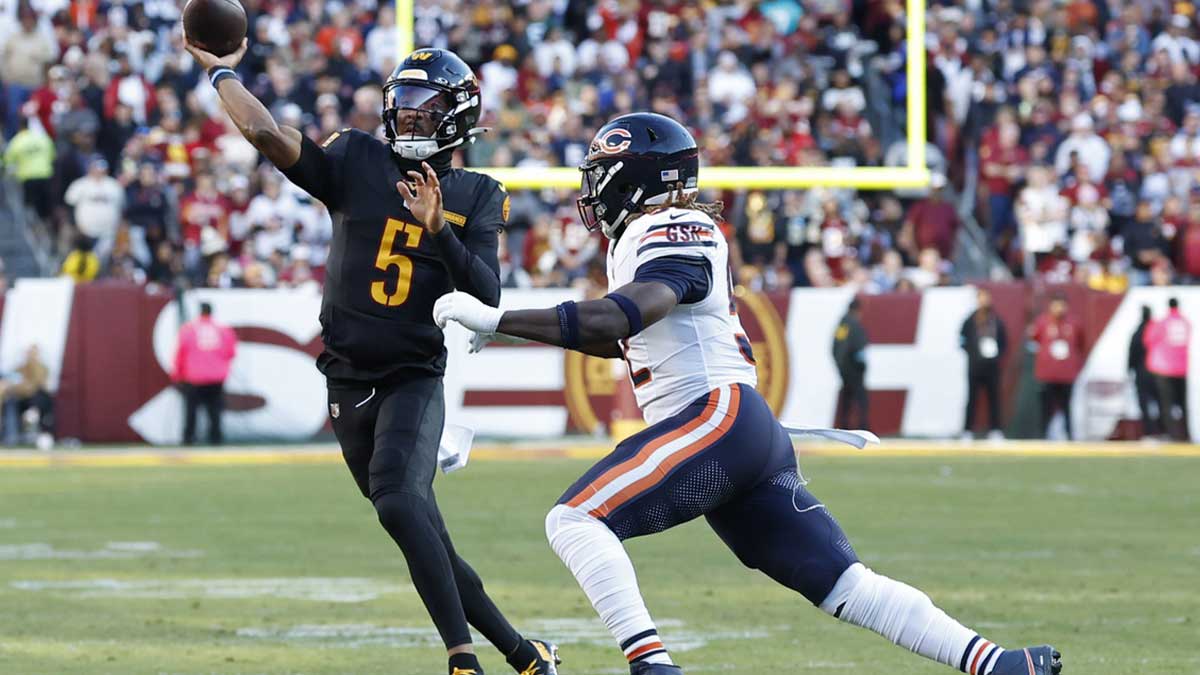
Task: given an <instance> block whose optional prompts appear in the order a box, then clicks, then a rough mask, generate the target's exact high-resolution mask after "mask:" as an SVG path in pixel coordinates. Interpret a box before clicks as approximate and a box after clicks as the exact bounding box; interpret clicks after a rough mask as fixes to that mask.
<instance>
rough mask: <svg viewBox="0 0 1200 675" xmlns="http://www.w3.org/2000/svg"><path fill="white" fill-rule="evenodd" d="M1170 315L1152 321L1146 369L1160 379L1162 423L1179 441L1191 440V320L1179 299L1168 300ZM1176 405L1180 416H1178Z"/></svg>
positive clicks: (1147, 346)
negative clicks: (1189, 423) (1189, 352)
mask: <svg viewBox="0 0 1200 675" xmlns="http://www.w3.org/2000/svg"><path fill="white" fill-rule="evenodd" d="M1167 307H1168V309H1167V315H1166V316H1165V317H1163V318H1161V319H1158V320H1157V321H1152V322H1150V325H1149V326H1148V327H1147V328H1146V333H1145V336H1144V337H1143V342H1144V344H1145V345H1146V369H1147V370H1149V371H1150V372H1151V373H1153V374H1154V377H1155V379H1156V380H1157V382H1158V405H1159V407H1158V409H1159V412H1160V415H1161V416H1162V424H1163V427H1164V428H1165V429H1166V430H1167V432H1168V433H1170V435H1171V438H1172V439H1174V440H1177V441H1183V442H1185V443H1186V442H1189V440H1190V434H1189V433H1188V403H1187V397H1188V395H1187V374H1188V345H1189V344H1190V343H1191V339H1192V324H1191V322H1190V321H1188V320H1187V319H1186V318H1184V316H1183V314H1182V313H1180V311H1179V300H1178V299H1177V298H1171V299H1170V300H1169V301H1168V303H1167ZM1176 408H1178V409H1179V416H1178V417H1176V416H1175V410H1176Z"/></svg>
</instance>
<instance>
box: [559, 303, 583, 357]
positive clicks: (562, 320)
mask: <svg viewBox="0 0 1200 675" xmlns="http://www.w3.org/2000/svg"><path fill="white" fill-rule="evenodd" d="M555 309H557V310H558V331H559V335H560V337H561V339H562V346H563V347H566V348H567V349H579V309H578V308H577V307H576V306H575V302H574V301H572V300H568V301H566V302H564V303H562V304H561V305H559V306H558V307H556V308H555Z"/></svg>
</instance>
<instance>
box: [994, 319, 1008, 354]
mask: <svg viewBox="0 0 1200 675" xmlns="http://www.w3.org/2000/svg"><path fill="white" fill-rule="evenodd" d="M996 341H997V342H999V343H1000V344H999V347H1000V353H999V354H997V356H1004V353H1005V352H1007V351H1008V329H1007V328H1005V327H1004V319H1001V318H1000V317H999V316H997V317H996Z"/></svg>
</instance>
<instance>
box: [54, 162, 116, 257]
mask: <svg viewBox="0 0 1200 675" xmlns="http://www.w3.org/2000/svg"><path fill="white" fill-rule="evenodd" d="M63 200H64V201H65V202H66V203H67V204H68V205H70V206H73V207H74V208H75V227H76V229H78V230H79V233H80V234H82V235H83V236H85V237H87V238H88V239H91V240H92V242H93V244H92V250H93V251H94V252H95V254H96V255H97V256H99V257H104V256H106V255H108V252H109V250H111V249H112V244H113V238H114V237H116V234H117V225H118V224H120V222H121V212H122V209H123V207H124V204H125V190H124V188H122V187H121V184H120V183H119V182H118V181H117V179H115V178H113V177H112V176H110V175H108V161H106V160H105V159H104V158H103V157H100V156H96V157H94V158H92V160H91V161H90V162H88V171H87V174H86V175H84V176H83V177H82V178H78V179H76V180H75V181H74V182H72V183H71V185H70V186H69V187H68V188H67V193H66V195H64V196H63Z"/></svg>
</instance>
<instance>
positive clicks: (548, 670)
mask: <svg viewBox="0 0 1200 675" xmlns="http://www.w3.org/2000/svg"><path fill="white" fill-rule="evenodd" d="M526 642H528V643H529V645H530V646H532V647H533V649H534V651H536V652H537V656H536V658H534V659H533V660H531V661H530V662H529V663H528V664H524V665H519V664H517V663H512V661H510V662H509V663H510V664H511V665H512V667H513V668H515V669H516V671H517V673H518V675H558V664H560V663H562V659H561V658H559V657H558V647H557V646H556V645H554V644H553V643H551V642H546V641H544V640H526Z"/></svg>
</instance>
